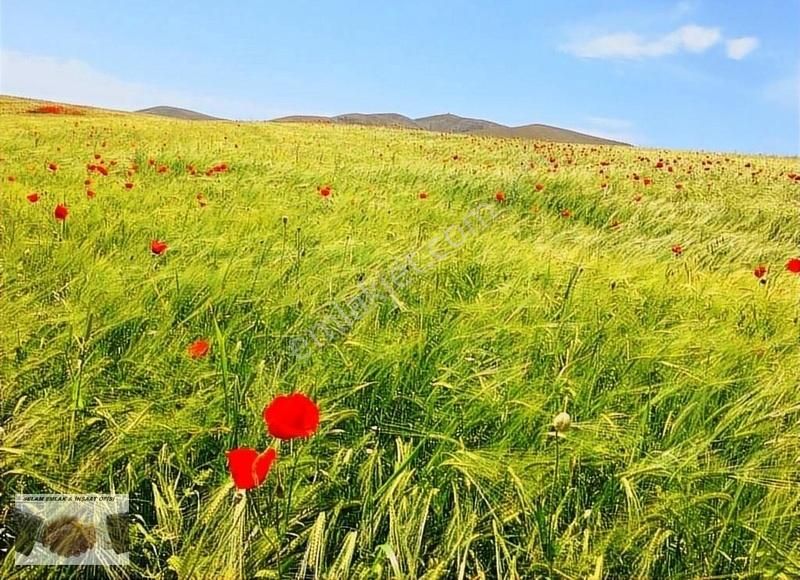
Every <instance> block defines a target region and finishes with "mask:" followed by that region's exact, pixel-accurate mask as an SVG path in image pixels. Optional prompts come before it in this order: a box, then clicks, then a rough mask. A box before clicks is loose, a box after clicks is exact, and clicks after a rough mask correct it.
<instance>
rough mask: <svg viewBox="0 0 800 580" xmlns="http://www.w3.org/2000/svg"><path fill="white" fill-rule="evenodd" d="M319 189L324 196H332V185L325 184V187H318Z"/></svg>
mask: <svg viewBox="0 0 800 580" xmlns="http://www.w3.org/2000/svg"><path fill="white" fill-rule="evenodd" d="M317 191H318V192H319V194H320V195H321V196H322V197H330V195H331V186H330V185H325V186H323V187H317Z"/></svg>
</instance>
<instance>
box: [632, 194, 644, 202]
mask: <svg viewBox="0 0 800 580" xmlns="http://www.w3.org/2000/svg"><path fill="white" fill-rule="evenodd" d="M633 201H635V202H637V203H638V202H640V201H642V196H641V195H635V196H633Z"/></svg>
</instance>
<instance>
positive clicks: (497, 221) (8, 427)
mask: <svg viewBox="0 0 800 580" xmlns="http://www.w3.org/2000/svg"><path fill="white" fill-rule="evenodd" d="M37 105H38V103H35V102H30V101H22V100H14V99H8V98H7V99H4V100H2V101H0V178H2V185H0V389H1V390H2V402H0V473H1V474H2V486H1V487H0V494H2V495H0V509H7V508H8V506H9V505H10V504H11V502H12V501H13V495H14V494H15V493H100V492H102V493H108V492H114V493H127V494H129V496H130V502H131V513H132V514H133V520H132V525H131V528H130V534H131V539H130V541H131V548H130V557H131V565H130V566H129V567H125V568H118V569H111V570H109V571H108V574H111V575H112V576H114V577H119V578H127V577H130V578H198V579H212V578H221V579H225V578H231V579H233V578H279V577H280V578H286V579H288V578H326V579H336V580H338V579H346V578H426V579H433V578H442V579H451V578H454V579H456V578H458V579H460V578H470V579H471V578H519V579H531V578H571V579H584V578H592V579H594V580H600V579H628V578H658V579H662V578H772V577H777V578H787V579H788V578H797V577H799V576H800V321H799V318H798V317H800V262H795V261H793V259H795V258H797V257H800V248H799V247H798V244H800V212H799V211H798V210H800V177H797V176H796V175H795V174H796V173H800V167H798V161H797V159H788V158H776V157H742V156H738V155H733V154H730V155H727V154H706V153H690V152H676V151H665V150H647V149H635V148H627V147H590V146H579V145H564V144H552V143H541V142H534V141H522V140H511V139H509V140H502V139H491V138H478V137H470V136H459V135H438V134H433V133H428V132H421V131H407V130H392V129H382V128H367V127H355V126H340V125H324V124H271V123H234V122H191V121H176V120H169V119H162V118H157V117H150V116H146V115H127V114H122V113H112V112H103V111H98V110H90V109H87V110H71V109H67V110H56V111H49V112H44V113H39V114H35V113H29V112H27V111H29V110H31V109H32V108H33V107H35V106H37ZM76 113H80V114H76ZM34 194H35V195H34ZM59 207H60V208H61V209H58V208H59ZM359 297H360V301H359V300H356V301H357V302H359V304H361V306H360V307H356V308H355V310H353V307H352V303H353V300H354V299H359ZM348 311H350V312H351V313H352V316H350V317H349V318H348V321H344V322H343V321H342V317H343V313H346V312H348ZM291 393H302V394H303V395H305V396H306V397H307V398H306V397H302V401H305V402H307V403H309V404H310V405H311V407H312V409H318V410H319V414H320V422H319V425H318V427H317V426H316V424H315V422H314V421H313V417H312V419H311V423H310V424H309V425H307V426H308V430H307V432H306V433H302V434H299V433H289V434H284V435H281V436H274V435H275V433H276V432H277V431H276V429H275V426H274V424H272V423H269V422H268V421H266V422H265V417H264V410H265V407H267V406H268V405H270V404H271V403H273V402H274V401H275V400H276V397H278V396H279V395H286V394H291ZM280 400H281V399H279V401H280ZM283 400H285V399H283ZM564 413H566V415H564ZM306 418H307V416H304V417H301V419H303V420H305V419H306ZM293 421H294V419H291V420H290V421H289V422H290V423H292V425H291V427H298V424H297V423H296V422H293ZM301 422H302V421H301ZM265 423H266V424H265ZM268 427H269V429H268ZM302 427H305V425H304V426H302ZM301 430H302V429H301ZM237 448H251V449H253V450H255V451H256V452H257V453H258V454H261V455H259V458H269V459H270V460H271V452H270V455H269V456H268V455H266V454H265V453H266V452H267V451H268V450H269V449H273V450H275V452H276V453H277V458H276V459H274V461H272V462H271V463H269V462H267V463H266V464H263V463H262V464H261V467H258V468H256V469H255V470H252V469H249V465H250V464H249V463H248V464H247V465H248V469H246V470H245V473H244V475H243V474H242V472H241V466H239V467H238V468H237V467H236V466H235V465H234V463H235V462H234V461H233V460H232V459H231V458H232V457H233V456H235V454H233V455H231V454H230V453H229V452H231V451H232V450H234V449H237ZM259 461H260V459H259ZM265 468H266V469H265ZM237 469H239V472H238V474H237V475H236V476H234V473H232V471H233V472H235V471H237ZM234 477H238V480H237V481H236V482H235V479H234ZM242 478H244V479H245V480H246V479H248V478H249V479H253V481H251V482H250V484H251V485H243V484H242V483H241V481H242ZM245 487H247V488H249V489H244V488H245ZM237 488H239V489H237ZM11 554H13V549H12V550H11ZM74 573H75V570H73V569H70V568H21V567H15V566H14V558H13V557H6V558H5V559H4V560H3V561H2V563H0V577H3V578H6V577H20V578H42V577H47V575H48V574H49V575H50V577H70V575H71V574H74Z"/></svg>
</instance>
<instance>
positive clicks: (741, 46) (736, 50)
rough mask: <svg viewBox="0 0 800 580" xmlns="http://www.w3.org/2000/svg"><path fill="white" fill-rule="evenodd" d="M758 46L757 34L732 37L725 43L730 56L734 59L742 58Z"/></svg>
mask: <svg viewBox="0 0 800 580" xmlns="http://www.w3.org/2000/svg"><path fill="white" fill-rule="evenodd" d="M756 48H758V39H757V38H756V37H755V36H743V37H741V38H731V39H730V40H728V41H727V42H726V43H725V50H726V52H727V54H728V58H732V59H733V60H742V59H743V58H744V57H746V56H747V55H748V54H750V53H751V52H753V51H754V50H755V49H756Z"/></svg>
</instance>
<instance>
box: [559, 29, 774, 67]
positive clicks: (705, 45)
mask: <svg viewBox="0 0 800 580" xmlns="http://www.w3.org/2000/svg"><path fill="white" fill-rule="evenodd" d="M721 42H724V43H725V46H726V52H727V55H728V57H729V58H732V59H735V60H741V59H743V58H744V57H745V56H747V55H748V54H750V53H751V52H752V51H754V50H755V49H756V48H757V47H758V39H757V38H756V37H754V36H743V37H741V38H731V39H728V40H725V39H724V37H723V35H722V32H721V30H720V29H719V27H715V26H699V25H697V24H686V25H684V26H681V27H680V28H677V29H675V30H673V31H672V32H669V33H667V34H664V35H662V36H657V37H652V38H648V37H645V36H643V35H641V34H637V33H635V32H614V33H609V34H599V35H594V36H589V37H585V36H584V37H582V38H577V39H576V40H573V41H572V42H569V43H567V44H565V45H563V46H562V47H561V49H562V50H563V51H564V52H567V53H569V54H573V55H575V56H577V57H580V58H594V59H623V60H641V59H646V58H658V57H663V56H669V55H674V54H679V53H690V54H701V53H704V52H706V51H707V50H708V49H710V48H712V47H713V46H715V45H718V44H720V43H721Z"/></svg>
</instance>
